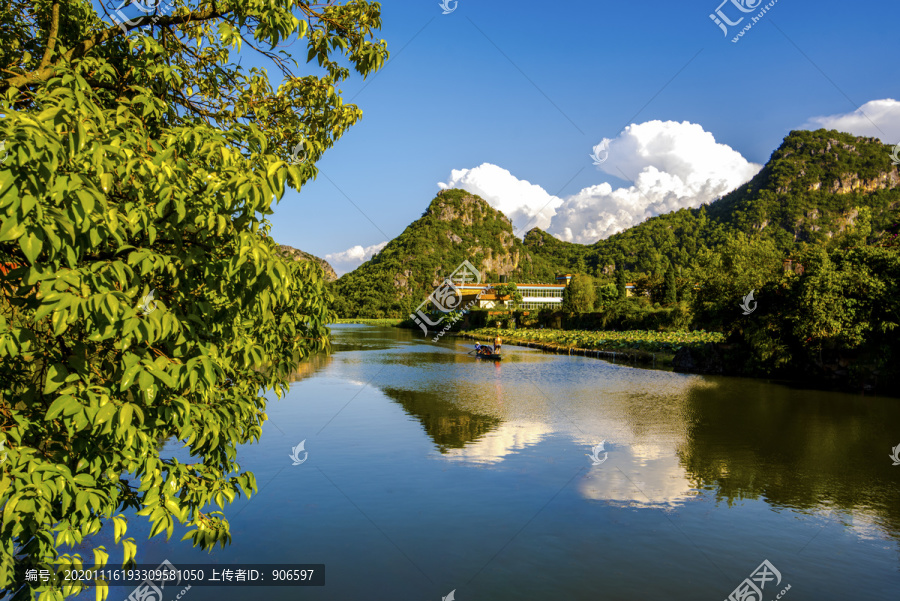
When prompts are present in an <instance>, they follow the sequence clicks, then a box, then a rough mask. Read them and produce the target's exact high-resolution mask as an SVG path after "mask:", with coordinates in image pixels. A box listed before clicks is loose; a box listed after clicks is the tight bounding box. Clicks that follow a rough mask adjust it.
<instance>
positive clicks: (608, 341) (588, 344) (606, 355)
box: [457, 328, 722, 366]
mask: <svg viewBox="0 0 900 601" xmlns="http://www.w3.org/2000/svg"><path fill="white" fill-rule="evenodd" d="M498 333H499V334H500V337H501V338H502V339H503V342H504V344H514V345H517V346H527V347H531V348H540V349H542V350H547V351H552V352H556V353H565V354H569V355H584V356H587V357H591V356H593V357H597V358H602V359H612V360H613V361H616V360H617V359H620V358H624V359H625V360H627V361H629V362H633V363H652V364H655V365H662V366H666V365H671V363H672V357H674V356H675V353H676V352H677V351H678V349H680V348H681V347H682V346H688V347H700V346H702V345H704V344H706V343H707V342H721V341H722V335H721V334H719V333H718V332H702V331H701V332H652V331H642V330H632V331H626V332H604V331H599V332H595V331H588V330H548V329H543V330H525V329H517V330H508V329H499V330H498V329H496V328H481V329H478V330H470V331H468V332H459V333H457V336H460V337H463V338H470V339H473V340H485V341H489V342H490V341H492V340H493V339H494V337H495V336H496V335H497V334H498Z"/></svg>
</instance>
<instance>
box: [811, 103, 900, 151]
mask: <svg viewBox="0 0 900 601" xmlns="http://www.w3.org/2000/svg"><path fill="white" fill-rule="evenodd" d="M823 127H824V128H825V129H836V130H838V131H844V132H847V133H851V134H853V135H854V136H866V137H871V138H878V139H880V140H881V141H882V142H884V143H885V144H897V143H898V142H900V102H898V101H896V100H894V99H893V98H885V99H884V100H870V101H869V102H867V103H865V104H864V105H862V106H861V107H859V108H858V109H857V110H855V111H852V112H850V113H838V114H836V115H826V116H824V117H813V118H812V119H810V120H809V121H807V122H806V123H805V124H804V125H803V128H804V129H820V128H823Z"/></svg>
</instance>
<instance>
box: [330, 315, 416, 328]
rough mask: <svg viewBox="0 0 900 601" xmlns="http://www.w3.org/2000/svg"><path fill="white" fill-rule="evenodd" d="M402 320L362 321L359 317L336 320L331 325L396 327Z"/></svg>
mask: <svg viewBox="0 0 900 601" xmlns="http://www.w3.org/2000/svg"><path fill="white" fill-rule="evenodd" d="M402 322H403V320H402V319H397V318H394V317H386V318H383V319H364V318H361V317H349V318H343V317H342V318H338V319H335V320H334V321H333V322H331V323H361V324H365V325H368V326H396V325H400V323H402Z"/></svg>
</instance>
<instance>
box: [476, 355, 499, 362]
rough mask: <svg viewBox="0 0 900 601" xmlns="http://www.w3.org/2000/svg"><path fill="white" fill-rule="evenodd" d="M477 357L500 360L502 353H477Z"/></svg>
mask: <svg viewBox="0 0 900 601" xmlns="http://www.w3.org/2000/svg"><path fill="white" fill-rule="evenodd" d="M475 357H476V358H478V359H490V360H491V361H499V360H500V359H501V357H500V353H490V354H489V355H487V354H483V353H475Z"/></svg>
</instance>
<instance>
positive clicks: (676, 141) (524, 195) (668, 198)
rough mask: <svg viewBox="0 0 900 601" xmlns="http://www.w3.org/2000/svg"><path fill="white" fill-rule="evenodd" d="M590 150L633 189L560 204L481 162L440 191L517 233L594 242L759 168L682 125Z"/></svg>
mask: <svg viewBox="0 0 900 601" xmlns="http://www.w3.org/2000/svg"><path fill="white" fill-rule="evenodd" d="M593 150H594V154H593V155H592V156H594V157H595V161H596V160H597V159H599V160H600V161H602V162H600V163H599V165H598V167H597V168H598V169H600V170H601V171H604V172H606V173H608V174H610V175H613V176H615V177H617V178H619V179H626V180H628V179H633V182H634V184H633V185H631V186H628V187H623V188H613V187H612V186H611V185H610V184H608V183H602V184H598V185H594V186H590V187H588V188H584V189H582V190H581V191H580V192H578V193H577V194H574V195H572V196H570V197H568V198H565V199H560V198H558V197H555V196H552V195H550V194H548V193H547V192H546V191H545V190H544V189H543V188H541V187H540V186H537V185H535V184H532V183H530V182H528V181H525V180H520V179H518V178H516V177H515V176H514V175H512V174H511V173H510V172H509V171H507V170H506V169H502V168H500V167H497V166H496V165H491V164H489V163H485V164H483V165H480V166H479V167H476V168H474V169H462V170H453V172H452V173H451V176H450V180H449V181H448V182H447V183H439V184H438V186H440V187H441V188H450V187H458V188H462V189H465V190H467V191H469V192H472V193H473V194H478V195H479V196H481V197H482V198H484V199H485V200H486V201H488V203H490V204H491V206H493V207H494V208H496V209H499V210H500V211H503V212H504V213H505V214H506V215H507V216H509V217H510V218H511V219H512V220H513V223H514V224H516V225H519V227H520V231H519V232H518V233H519V234H520V235H524V234H525V229H523V228H524V226H525V225H527V229H530V228H532V227H540V228H541V229H545V230H547V231H549V232H550V233H551V234H553V235H555V236H557V237H559V238H561V239H563V240H568V241H571V242H579V243H582V244H593V243H594V242H596V241H597V240H599V239H602V238H607V237H609V236H611V235H612V234H614V233H616V232H619V231H622V230H624V229H626V228H629V227H631V226H633V225H637V224H638V223H640V222H642V221H644V220H645V219H647V218H648V217H652V216H655V215H660V214H663V213H668V212H671V211H675V210H678V209H680V208H684V207H691V208H695V207H698V206H700V205H701V204H703V203H708V202H711V201H713V200H715V199H716V198H718V197H720V196H722V195H724V194H727V193H728V192H730V191H731V190H734V189H735V188H737V187H738V186H740V185H741V184H743V183H745V182H747V181H749V180H750V178H752V177H753V176H754V175H755V174H756V173H757V172H758V171H759V170H760V169H761V167H762V166H761V165H758V164H756V163H751V162H749V161H747V160H746V159H745V158H744V157H743V156H741V154H740V153H739V152H737V151H736V150H734V149H732V148H731V147H730V146H727V145H725V144H720V143H718V142H716V140H715V138H714V137H713V135H712V134H711V133H709V132H707V131H704V130H703V128H702V127H701V126H700V125H697V124H696V123H689V122H687V121H685V122H682V123H678V122H676V121H648V122H645V123H641V124H637V125H635V124H632V125H630V126H628V127H626V128H625V129H624V130H623V131H622V132H621V133H620V134H619V135H618V136H616V137H615V138H614V139H609V138H604V139H603V140H602V141H601V142H600V143H599V144H598V145H597V146H595V147H594V148H593ZM542 209H543V210H542ZM534 217H537V218H536V219H534ZM529 222H530V224H529Z"/></svg>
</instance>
